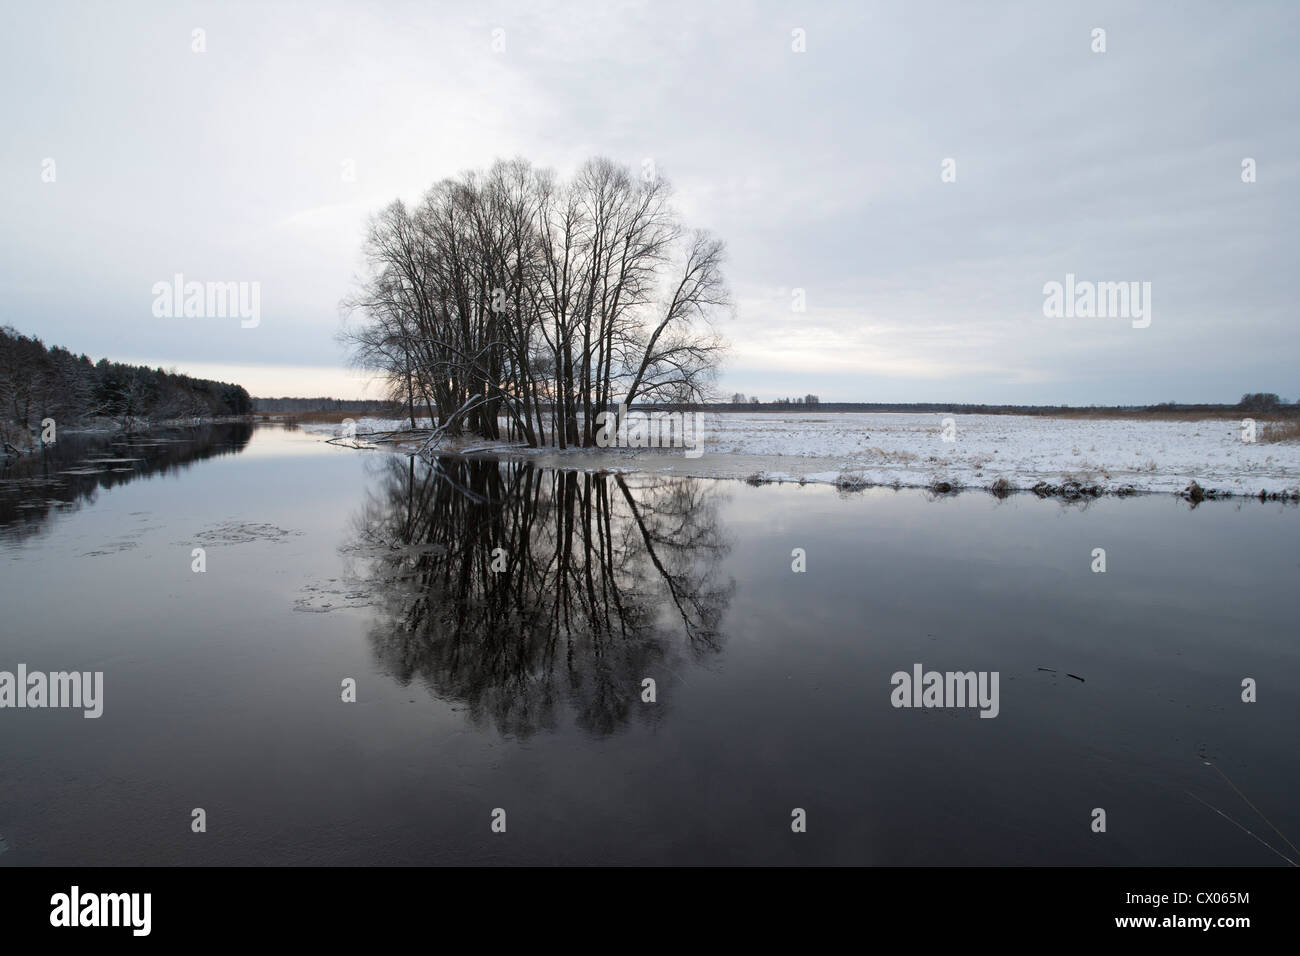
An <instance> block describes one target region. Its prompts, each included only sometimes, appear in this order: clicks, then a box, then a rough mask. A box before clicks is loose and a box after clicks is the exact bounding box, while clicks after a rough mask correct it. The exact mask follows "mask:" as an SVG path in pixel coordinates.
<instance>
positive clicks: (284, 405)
mask: <svg viewBox="0 0 1300 956" xmlns="http://www.w3.org/2000/svg"><path fill="white" fill-rule="evenodd" d="M253 411H255V412H362V413H367V412H368V413H370V414H376V415H386V416H388V417H396V418H401V417H402V414H403V410H402V407H401V406H400V405H398V404H396V403H394V402H385V401H375V400H373V399H370V400H367V399H350V398H254V399H253Z"/></svg>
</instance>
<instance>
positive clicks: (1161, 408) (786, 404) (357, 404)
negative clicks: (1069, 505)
mask: <svg viewBox="0 0 1300 956" xmlns="http://www.w3.org/2000/svg"><path fill="white" fill-rule="evenodd" d="M809 399H812V400H811V401H809ZM539 407H540V408H541V409H542V410H543V411H549V410H550V408H551V406H550V404H549V403H541V404H540V405H539ZM253 409H254V411H257V412H298V413H301V412H341V413H346V412H350V413H361V414H369V415H375V416H378V417H384V418H402V417H404V416H405V414H406V410H405V409H404V408H403V406H402V405H401V404H400V403H397V402H384V401H367V400H364V399H355V400H354V399H339V398H254V399H253ZM631 409H632V410H637V411H649V410H651V409H660V410H663V411H697V412H790V411H798V412H914V413H940V412H943V413H953V414H962V415H1045V416H1052V417H1057V418H1084V417H1098V418H1105V417H1110V418H1132V417H1140V416H1143V415H1149V416H1152V417H1161V416H1164V417H1175V418H1182V417H1188V416H1195V415H1247V414H1270V415H1273V416H1274V417H1281V418H1300V403H1290V402H1287V401H1286V400H1285V399H1282V398H1279V397H1278V396H1277V395H1275V394H1273V393H1270V392H1256V393H1252V394H1249V395H1243V396H1242V397H1241V401H1239V402H1237V403H1236V404H1235V405H1228V404H1222V403H1220V404H1210V403H1200V404H1189V403H1182V402H1161V403H1160V404H1157V405H976V404H970V403H962V402H956V403H953V402H948V403H943V402H823V401H820V400H818V399H817V397H816V396H815V395H809V396H804V397H802V398H794V399H776V400H774V401H770V402H761V401H759V400H758V399H745V400H744V401H740V400H739V399H738V397H733V398H732V399H731V400H730V401H727V402H701V403H695V404H678V405H672V404H666V403H661V404H650V403H642V402H635V403H633V404H632V406H631Z"/></svg>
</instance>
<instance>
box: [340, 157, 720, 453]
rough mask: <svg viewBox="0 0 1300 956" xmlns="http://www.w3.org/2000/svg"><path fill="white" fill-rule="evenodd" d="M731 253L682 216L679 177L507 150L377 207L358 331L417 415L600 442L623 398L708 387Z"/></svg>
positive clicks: (553, 439)
mask: <svg viewBox="0 0 1300 956" xmlns="http://www.w3.org/2000/svg"><path fill="white" fill-rule="evenodd" d="M723 252H724V249H723V244H722V242H720V241H719V240H718V239H715V238H713V237H711V236H709V235H708V234H707V233H705V232H701V231H691V230H687V229H685V228H684V227H683V226H682V224H681V222H680V220H679V219H678V217H677V215H676V214H675V212H674V210H673V208H672V206H671V203H670V191H669V187H668V184H667V183H666V182H665V181H664V180H662V179H652V180H650V181H646V180H645V179H643V178H640V177H637V176H634V175H632V173H631V172H630V171H629V170H628V169H627V168H626V167H623V166H620V165H618V164H616V163H614V162H612V161H610V160H608V159H600V158H597V159H592V160H589V161H588V162H586V163H585V164H584V165H583V166H582V167H581V168H580V169H579V170H578V172H577V173H576V175H574V176H573V178H572V179H570V180H567V181H562V180H560V179H558V178H557V177H556V176H555V175H554V174H553V173H552V172H550V171H548V170H541V169H535V168H534V167H532V166H531V165H530V164H529V163H528V162H527V161H525V160H522V159H515V160H511V161H508V162H506V161H501V162H497V163H496V164H495V165H493V166H492V167H491V168H490V169H488V170H486V171H479V172H470V173H466V174H464V175H462V176H461V177H460V178H459V179H455V180H444V181H443V182H440V183H438V184H436V185H435V186H434V187H433V188H432V189H430V190H429V191H428V193H427V194H426V195H425V197H424V199H423V200H422V201H421V202H420V203H419V205H418V206H415V207H408V206H406V205H405V204H404V203H402V202H400V201H397V202H394V203H392V204H391V205H389V206H388V207H387V208H385V209H384V210H383V211H382V212H380V213H379V214H378V215H377V216H375V217H374V219H373V220H372V221H371V224H370V228H369V231H368V235H367V238H366V243H365V254H366V260H367V263H368V273H367V275H366V277H365V279H364V281H363V285H362V288H361V289H360V291H359V292H358V294H357V295H355V296H354V297H353V298H351V299H349V300H348V301H347V302H346V303H345V306H346V307H347V308H348V310H349V311H350V312H351V313H352V314H353V315H354V316H357V317H359V321H358V322H355V323H352V324H350V325H349V327H348V329H347V331H346V332H345V333H344V335H345V340H346V341H347V342H348V343H349V345H350V346H351V348H352V354H353V358H354V361H356V362H357V364H359V365H361V366H363V367H366V368H371V369H375V370H378V371H379V372H381V373H382V374H383V376H384V378H385V380H386V382H387V385H388V388H389V392H390V396H389V397H391V398H393V399H395V400H398V401H401V403H402V404H403V406H404V407H405V408H406V409H407V412H408V414H409V416H410V419H411V424H412V427H415V423H416V418H417V416H424V415H428V416H429V417H430V419H431V420H432V421H434V422H436V423H438V425H439V427H440V428H443V429H445V430H446V431H447V432H448V433H450V434H456V433H459V432H460V431H462V430H464V429H468V430H470V431H473V432H475V433H477V434H480V435H483V436H485V437H488V438H500V437H502V423H503V422H504V423H505V429H506V432H507V434H508V435H509V436H510V437H512V438H515V439H517V440H521V441H524V442H527V443H528V444H529V445H532V446H539V445H543V444H555V445H558V446H559V447H561V448H563V447H568V446H570V445H584V446H585V445H592V444H594V443H595V434H596V432H597V431H598V426H597V425H596V424H595V416H596V414H597V413H598V412H600V411H605V410H610V409H612V408H613V407H615V406H616V405H617V404H618V403H620V402H623V403H626V404H628V405H630V404H632V402H634V401H636V402H641V403H650V402H665V403H667V402H674V403H675V402H691V401H699V400H702V399H703V398H705V397H706V396H707V392H708V389H709V387H710V385H711V383H712V381H713V379H714V373H715V370H716V366H717V363H718V361H719V359H720V358H721V352H722V348H723V345H722V341H721V339H720V338H719V336H718V335H717V334H716V333H715V332H714V331H713V329H712V325H711V319H712V318H714V317H715V316H716V314H717V313H718V312H719V311H720V310H722V309H724V308H726V307H727V306H728V304H729V300H728V293H727V289H726V286H725V283H724V280H723V276H722V262H723Z"/></svg>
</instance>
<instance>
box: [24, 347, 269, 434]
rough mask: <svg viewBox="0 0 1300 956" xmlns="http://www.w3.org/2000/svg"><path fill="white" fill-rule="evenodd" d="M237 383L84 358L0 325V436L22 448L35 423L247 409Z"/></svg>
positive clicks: (120, 421) (131, 420)
mask: <svg viewBox="0 0 1300 956" xmlns="http://www.w3.org/2000/svg"><path fill="white" fill-rule="evenodd" d="M252 410H253V404H252V399H250V398H249V396H248V392H247V391H245V390H244V389H243V387H241V386H239V385H232V384H230V383H228V382H213V381H209V380H208V379H202V378H191V377H190V376H188V375H182V374H180V373H178V372H167V371H164V370H163V369H161V368H147V367H145V366H143V365H124V364H122V363H121V362H110V361H108V359H100V360H99V361H98V362H91V360H90V359H89V358H88V357H87V356H85V355H74V354H73V353H72V352H70V351H68V350H67V349H65V348H62V347H60V346H50V347H46V345H45V344H44V343H43V342H42V341H41V340H40V339H39V338H35V337H32V336H25V335H20V334H19V333H18V332H17V331H15V330H14V329H12V328H9V327H4V328H0V442H6V443H8V444H10V445H13V446H15V447H18V448H26V447H30V446H31V445H32V444H33V440H34V439H35V438H39V436H40V432H41V428H42V426H41V422H42V421H44V420H45V419H53V420H54V422H55V424H56V426H57V427H58V428H64V427H67V426H70V425H71V426H75V425H84V424H89V423H92V422H94V421H95V420H96V419H107V420H110V421H112V422H113V423H115V424H116V425H118V426H119V427H121V428H123V429H125V430H131V429H133V428H135V427H138V426H141V425H144V424H147V423H148V422H149V421H164V420H169V419H182V418H204V419H211V418H222V417H227V416H232V415H247V414H250V413H251V412H252Z"/></svg>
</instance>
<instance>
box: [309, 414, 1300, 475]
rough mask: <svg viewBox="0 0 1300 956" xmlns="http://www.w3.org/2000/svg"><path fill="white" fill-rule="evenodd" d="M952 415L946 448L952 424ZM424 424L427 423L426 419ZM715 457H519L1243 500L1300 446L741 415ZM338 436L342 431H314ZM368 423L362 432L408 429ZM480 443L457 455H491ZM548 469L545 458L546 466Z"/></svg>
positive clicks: (1175, 430)
mask: <svg viewBox="0 0 1300 956" xmlns="http://www.w3.org/2000/svg"><path fill="white" fill-rule="evenodd" d="M947 418H951V419H952V427H951V428H950V429H948V434H949V436H950V437H951V439H952V440H950V441H946V440H944V432H945V429H944V425H943V422H944V419H947ZM424 424H427V422H426V423H424ZM703 425H704V446H703V447H704V454H703V455H701V456H699V457H696V458H689V457H687V456H686V454H685V453H684V451H683V449H681V448H672V449H577V450H570V451H567V452H556V451H555V450H554V449H514V448H512V449H509V451H510V453H512V454H527V455H529V456H530V457H533V456H538V457H540V458H542V459H544V460H545V463H546V464H556V465H561V466H563V465H568V466H570V467H581V468H591V467H609V468H617V469H620V470H629V471H662V472H667V473H671V474H680V475H693V476H700V477H732V478H749V477H753V476H758V477H762V478H765V479H769V480H774V481H810V482H836V481H837V480H840V479H841V478H843V477H854V478H859V479H861V480H862V481H863V482H865V483H867V484H872V485H897V486H901V487H930V486H932V485H933V484H934V483H935V482H948V483H950V484H951V485H953V486H954V487H965V488H988V487H990V486H992V485H993V484H994V482H996V481H997V480H998V479H1004V480H1005V482H1006V483H1008V484H1009V485H1010V486H1011V487H1012V488H1016V489H1030V488H1033V487H1034V486H1035V485H1037V484H1039V483H1040V482H1046V483H1047V484H1050V485H1060V484H1063V483H1064V482H1067V481H1078V482H1079V483H1080V484H1082V485H1085V486H1097V487H1098V488H1100V489H1102V490H1103V491H1106V492H1114V491H1122V490H1128V489H1131V490H1134V491H1161V492H1180V491H1182V490H1183V489H1185V488H1186V487H1187V486H1188V485H1189V484H1190V483H1191V482H1193V481H1195V482H1197V483H1198V484H1200V485H1201V486H1202V487H1203V488H1205V489H1206V490H1210V489H1215V490H1218V491H1219V492H1220V493H1228V494H1233V495H1258V494H1259V493H1260V492H1261V491H1263V492H1266V493H1269V494H1272V493H1280V492H1295V491H1296V489H1297V488H1300V443H1297V442H1287V443H1276V444H1266V443H1262V442H1255V443H1251V442H1246V441H1243V440H1242V428H1241V422H1240V421H1236V420H1229V419H1208V420H1203V421H1190V422H1183V421H1151V420H1137V419H1084V418H1047V417H1040V416H1027V415H952V416H948V415H942V414H895V413H881V414H866V413H863V414H857V413H835V412H820V413H819V412H789V413H734V414H715V415H705V416H704V421H703ZM303 427H304V428H307V429H309V430H312V431H318V432H322V433H330V434H337V433H338V428H339V426H337V425H324V424H321V425H304V426H303ZM399 427H402V423H400V422H383V421H379V420H376V419H360V420H359V421H358V423H357V428H358V431H360V432H365V431H369V430H377V429H382V428H399ZM485 447H490V445H489V443H486V442H482V441H479V440H470V441H469V442H461V443H459V447H458V448H455V449H449V450H465V449H466V448H471V449H475V450H477V449H483V448H485ZM540 463H542V462H541V461H539V464H540Z"/></svg>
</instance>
